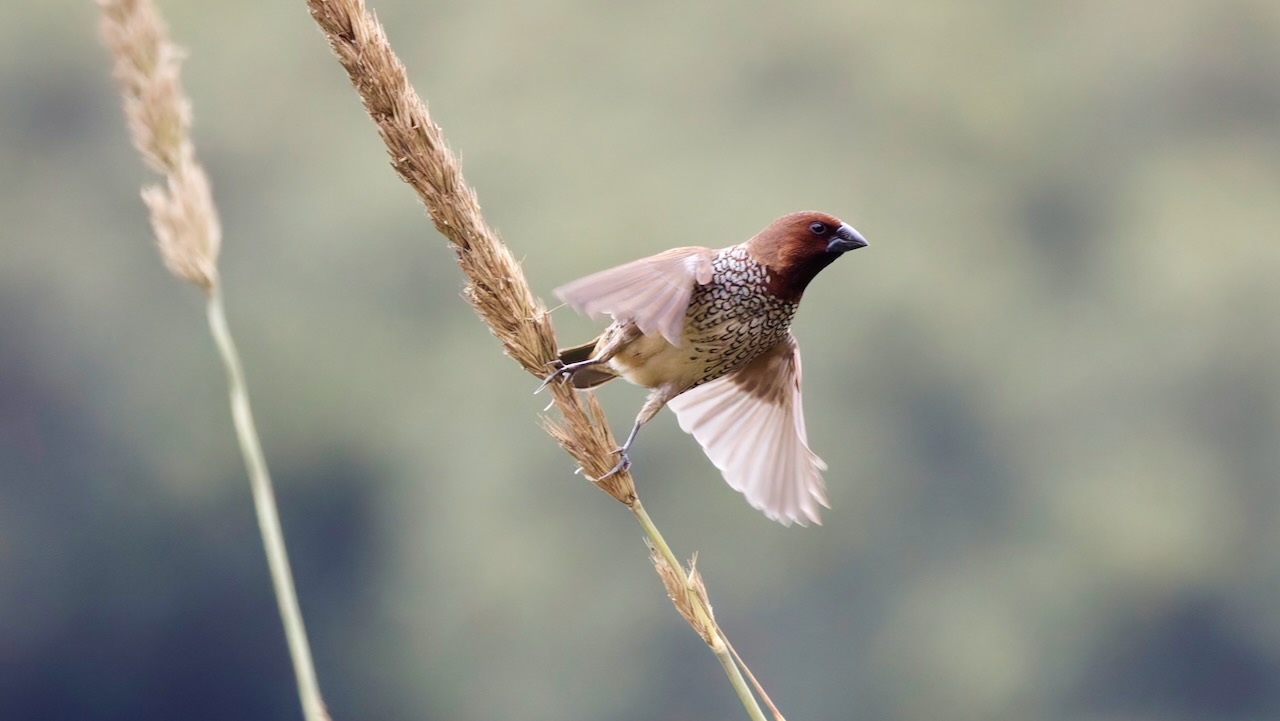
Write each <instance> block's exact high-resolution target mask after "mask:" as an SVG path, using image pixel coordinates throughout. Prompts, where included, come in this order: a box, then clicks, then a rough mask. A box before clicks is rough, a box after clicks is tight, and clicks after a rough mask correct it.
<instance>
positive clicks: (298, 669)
mask: <svg viewBox="0 0 1280 721" xmlns="http://www.w3.org/2000/svg"><path fill="white" fill-rule="evenodd" d="M207 310H208V316H209V332H210V333H212V334H213V341H214V344H215V345H217V346H218V354H219V355H220V356H221V357H222V364H223V366H225V367H226V371H227V386H228V389H229V390H230V396H231V419H232V423H233V424H234V426H235V430H236V440H237V441H238V442H239V445H240V452H241V454H242V455H243V456H244V465H245V469H246V470H247V471H248V473H249V486H250V487H251V488H252V489H253V508H254V511H255V512H256V513H257V516H258V530H259V531H260V532H261V534H262V545H263V547H264V548H265V549H266V552H267V568H268V570H269V571H270V574H271V586H272V588H273V589H274V590H275V594H276V602H277V605H279V607H280V619H281V620H282V621H283V622H284V636H285V642H286V643H287V644H288V647H289V659H290V660H291V661H292V662H293V671H294V676H295V679H296V682H297V685H298V697H299V698H300V699H301V701H302V713H303V716H304V717H305V718H306V719H307V721H328V719H329V714H328V712H327V711H326V710H325V706H324V700H323V699H322V698H321V696H320V684H319V682H318V681H317V680H316V669H315V664H314V663H313V662H312V660H311V644H310V642H309V641H308V640H307V630H306V627H305V626H304V625H303V623H302V608H301V607H300V606H299V605H298V592H297V590H296V589H295V588H294V585H293V572H292V570H290V568H289V554H288V552H287V551H286V550H285V545H284V531H283V530H282V529H281V527H280V514H279V512H278V511H277V510H276V494H275V489H274V487H273V485H272V483H271V474H270V473H269V472H268V471H267V459H266V456H264V455H263V453H262V443H261V442H260V441H259V440H258V429H257V427H256V426H255V424H254V422H253V410H252V409H251V408H250V406H249V388H248V386H247V384H246V383H245V377H244V368H243V366H242V365H241V363H240V354H239V352H238V351H237V350H236V344H235V341H234V340H233V339H232V337H231V329H230V327H228V325H227V316H226V312H225V311H224V310H223V307H222V293H221V292H220V291H219V289H217V288H214V289H213V292H211V293H210V294H209V299H208V307H207Z"/></svg>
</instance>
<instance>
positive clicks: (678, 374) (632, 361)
mask: <svg viewBox="0 0 1280 721" xmlns="http://www.w3.org/2000/svg"><path fill="white" fill-rule="evenodd" d="M609 367H611V368H613V369H614V370H615V371H617V372H618V375H621V376H622V377H623V378H626V379H627V380H628V381H630V382H632V383H635V384H636V385H638V386H643V387H645V388H656V387H658V386H660V385H663V384H665V383H675V384H676V385H678V386H679V387H684V386H691V385H693V384H694V383H697V382H698V381H699V380H702V377H703V375H704V374H705V372H706V363H705V362H701V361H700V360H699V359H698V357H697V356H696V355H695V354H694V353H693V351H692V350H691V349H689V348H683V349H682V348H676V347H675V346H673V345H671V344H670V343H668V342H667V341H666V339H665V338H663V337H662V336H660V335H645V336H640V337H639V338H637V339H635V340H634V341H632V342H631V343H628V344H627V346H626V347H625V348H623V349H622V350H621V351H620V352H619V353H618V354H617V355H615V356H614V357H613V358H611V359H610V360H609Z"/></svg>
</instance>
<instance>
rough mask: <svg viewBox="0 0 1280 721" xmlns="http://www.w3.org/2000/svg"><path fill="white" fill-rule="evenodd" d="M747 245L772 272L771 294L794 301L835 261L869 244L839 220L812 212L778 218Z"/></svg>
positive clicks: (753, 254) (749, 250)
mask: <svg viewBox="0 0 1280 721" xmlns="http://www.w3.org/2000/svg"><path fill="white" fill-rule="evenodd" d="M746 245H747V252H749V253H750V254H751V257H752V259H753V260H755V261H756V262H757V263H760V264H761V265H764V266H765V267H767V268H768V269H769V291H770V292H771V293H773V295H775V296H777V297H779V298H782V299H784V300H793V301H794V300H799V299H800V296H801V295H803V294H804V289H805V287H806V286H808V285H809V281H811V280H813V279H814V277H815V276H817V275H818V273H819V272H820V271H821V270H822V269H823V268H825V267H827V266H828V265H830V264H831V261H833V260H835V259H836V258H839V257H840V256H841V255H843V254H844V253H845V252H847V251H850V250H857V249H858V248H865V247H866V245H867V241H866V240H865V239H863V237H862V235H861V234H859V233H858V231H856V230H854V229H853V228H852V227H850V226H849V224H848V223H845V222H843V221H841V220H840V219H839V218H837V217H835V216H833V215H827V214H826V213H819V212H816V211H811V210H809V211H802V212H799V213H791V214H790V215H784V216H782V217H781V218H778V219H777V220H775V221H773V222H772V223H770V224H769V225H768V226H767V227H766V228H765V229H764V230H762V231H760V232H759V233H757V234H756V236H755V237H754V238H752V239H751V240H748V241H747V244H746Z"/></svg>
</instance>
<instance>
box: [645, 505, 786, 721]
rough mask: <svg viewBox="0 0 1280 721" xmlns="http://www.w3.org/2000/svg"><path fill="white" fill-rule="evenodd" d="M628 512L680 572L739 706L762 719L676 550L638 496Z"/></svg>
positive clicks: (726, 644) (756, 718)
mask: <svg viewBox="0 0 1280 721" xmlns="http://www.w3.org/2000/svg"><path fill="white" fill-rule="evenodd" d="M631 512H632V513H633V514H635V517H636V520H637V521H639V522H640V526H641V527H643V528H644V532H645V535H647V536H648V537H649V542H650V543H652V544H653V545H654V546H655V547H656V548H657V549H658V552H659V553H661V554H662V557H663V558H665V559H666V560H667V563H669V564H671V568H672V569H674V570H676V571H677V572H678V573H679V574H680V578H681V579H683V582H684V584H683V585H684V593H685V595H686V596H687V597H688V598H689V600H690V605H691V606H692V607H693V609H694V611H695V612H696V613H697V614H698V616H699V619H698V620H699V621H700V622H701V623H702V625H703V627H704V628H707V629H710V631H711V641H710V643H709V645H710V646H711V651H712V653H714V654H715V655H716V658H717V659H719V661H720V665H721V666H723V667H724V672H725V675H726V676H728V677H729V683H730V684H731V685H732V686H733V690H734V691H735V692H736V693H737V694H738V698H739V699H740V700H741V701H742V706H743V708H745V709H746V710H747V715H748V716H750V717H751V719H752V721H766V719H765V716H764V712H763V711H761V710H760V704H758V703H756V697H755V696H754V695H753V694H752V693H751V688H750V687H748V686H747V681H746V679H744V678H743V677H742V671H741V669H739V668H738V664H737V663H735V662H734V660H733V656H732V655H731V654H730V653H729V644H728V642H727V641H726V640H725V638H724V636H722V635H721V634H720V627H719V626H717V625H716V623H715V621H714V620H712V618H711V609H709V608H704V607H703V605H702V598H701V597H700V596H699V595H698V594H696V593H694V591H693V588H691V587H690V584H689V574H688V573H686V572H685V570H684V564H682V563H680V561H679V559H677V558H676V554H674V553H672V552H671V547H670V546H668V545H667V541H666V539H664V538H663V537H662V533H661V532H660V531H659V530H658V527H657V526H655V525H654V523H653V519H652V518H650V517H649V512H648V511H646V510H644V506H643V505H642V504H641V503H640V499H639V498H636V499H635V501H634V502H632V503H631Z"/></svg>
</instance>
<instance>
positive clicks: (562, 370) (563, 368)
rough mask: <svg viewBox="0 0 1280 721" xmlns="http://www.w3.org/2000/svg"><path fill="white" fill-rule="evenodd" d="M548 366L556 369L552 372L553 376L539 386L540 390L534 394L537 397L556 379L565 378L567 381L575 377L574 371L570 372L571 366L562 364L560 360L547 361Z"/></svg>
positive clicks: (545, 379)
mask: <svg viewBox="0 0 1280 721" xmlns="http://www.w3.org/2000/svg"><path fill="white" fill-rule="evenodd" d="M547 365H549V366H552V367H554V368H555V370H554V371H551V375H549V376H547V377H546V378H543V379H542V385H540V386H538V389H537V390H535V391H534V392H533V394H534V395H535V396H536V395H538V394H539V393H541V392H542V390H543V389H544V388H546V387H547V386H549V385H551V381H554V380H555V379H556V378H559V377H560V376H564V377H565V378H566V379H568V378H572V377H573V371H571V370H568V368H569V366H567V365H565V364H564V363H562V362H561V361H560V360H559V359H557V360H553V361H547Z"/></svg>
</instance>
